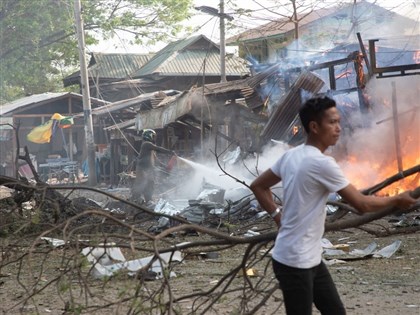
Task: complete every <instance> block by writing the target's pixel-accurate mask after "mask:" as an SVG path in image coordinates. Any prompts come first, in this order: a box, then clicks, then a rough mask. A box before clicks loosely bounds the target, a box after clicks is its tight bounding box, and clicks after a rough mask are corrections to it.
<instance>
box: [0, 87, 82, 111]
mask: <svg viewBox="0 0 420 315" xmlns="http://www.w3.org/2000/svg"><path fill="white" fill-rule="evenodd" d="M66 95H73V96H75V97H77V95H78V96H80V98H82V96H81V95H79V94H75V93H69V92H62V93H42V94H35V95H31V96H27V97H23V98H20V99H18V100H15V101H13V102H10V103H6V104H3V105H1V106H0V116H11V115H12V114H13V112H14V111H15V110H16V109H24V108H27V107H28V106H30V105H34V104H39V103H42V102H47V101H51V100H54V99H58V98H62V97H64V96H66Z"/></svg>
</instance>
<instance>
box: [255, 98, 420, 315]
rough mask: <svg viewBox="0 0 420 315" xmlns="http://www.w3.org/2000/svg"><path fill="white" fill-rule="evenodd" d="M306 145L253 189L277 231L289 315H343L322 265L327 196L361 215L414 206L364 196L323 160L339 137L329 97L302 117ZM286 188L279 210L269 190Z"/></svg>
mask: <svg viewBox="0 0 420 315" xmlns="http://www.w3.org/2000/svg"><path fill="white" fill-rule="evenodd" d="M299 117H300V120H301V122H302V126H303V128H304V130H305V132H306V134H307V139H306V142H305V143H304V144H302V145H299V146H297V147H295V148H292V149H290V150H288V151H286V152H285V153H284V154H283V155H282V156H281V157H280V158H279V159H278V160H277V162H276V163H275V164H274V165H273V166H272V167H271V168H270V169H268V170H266V171H265V172H264V173H262V174H261V175H260V176H258V177H257V178H256V179H255V180H254V181H253V182H252V183H251V186H250V187H251V190H252V191H253V193H254V195H255V197H256V199H257V200H258V202H259V204H260V206H261V207H262V208H263V209H265V210H266V211H267V212H268V213H269V214H270V216H271V217H272V218H273V219H274V221H275V222H276V224H277V226H278V228H279V231H278V234H277V237H276V240H275V245H274V249H273V254H272V259H273V260H272V263H273V270H274V273H275V275H276V278H277V280H278V281H279V284H280V288H281V290H282V293H283V298H284V304H285V308H286V313H287V314H289V315H290V314H294V315H304V314H312V304H313V303H314V304H315V307H316V308H317V309H318V310H319V311H320V312H321V314H323V315H325V314H327V315H328V314H331V315H341V314H345V313H346V311H345V307H344V305H343V303H342V301H341V299H340V296H339V294H338V291H337V289H336V287H335V284H334V282H333V280H332V278H331V275H330V273H329V271H328V269H327V268H326V266H325V264H324V263H323V262H322V251H323V250H322V245H321V238H322V236H323V233H324V224H325V218H326V210H325V206H326V202H327V198H328V195H329V194H330V193H333V192H338V194H339V195H340V196H341V197H342V198H343V199H344V200H345V201H346V202H348V203H349V204H350V205H352V206H353V207H354V208H355V209H357V210H359V211H360V212H361V213H366V212H373V211H379V210H382V209H384V208H387V207H396V208H402V209H407V208H409V207H410V206H412V205H413V204H414V203H416V199H414V198H412V197H411V196H410V194H409V192H408V191H406V192H404V193H401V194H399V195H395V196H392V197H376V196H366V195H363V194H362V193H360V192H359V191H358V190H357V189H356V188H355V186H353V185H352V184H351V183H350V182H349V181H348V180H347V178H346V177H345V176H344V174H343V172H342V170H341V169H340V168H339V166H338V164H337V163H336V161H335V160H334V159H333V158H332V157H331V156H327V155H325V154H324V152H325V150H326V149H327V148H328V147H329V146H332V145H335V144H336V143H337V141H338V139H339V136H340V131H341V127H340V114H339V111H338V109H337V108H336V103H335V101H334V100H332V99H330V98H328V97H319V98H312V99H309V100H308V101H307V102H305V104H304V105H303V107H302V108H301V109H300V111H299ZM280 181H282V182H283V198H282V205H283V208H282V210H280V208H279V207H278V206H277V205H276V203H275V202H274V199H273V195H272V192H271V187H272V186H274V185H276V184H277V183H279V182H280Z"/></svg>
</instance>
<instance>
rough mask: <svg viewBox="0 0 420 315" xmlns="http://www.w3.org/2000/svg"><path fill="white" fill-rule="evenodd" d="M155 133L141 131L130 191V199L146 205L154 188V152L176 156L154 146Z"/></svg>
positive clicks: (172, 152) (150, 130) (147, 130)
mask: <svg viewBox="0 0 420 315" xmlns="http://www.w3.org/2000/svg"><path fill="white" fill-rule="evenodd" d="M155 141H156V132H155V131H154V130H152V129H145V130H143V143H142V145H141V147H140V153H139V155H138V156H137V161H136V179H135V181H134V184H133V187H132V189H131V195H132V198H133V199H135V200H141V199H142V198H143V200H144V202H145V203H147V202H149V201H150V200H152V196H153V192H154V188H155V187H154V186H155V159H156V152H161V153H166V154H168V155H176V154H175V152H174V151H171V150H167V149H165V148H163V147H160V146H157V145H155Z"/></svg>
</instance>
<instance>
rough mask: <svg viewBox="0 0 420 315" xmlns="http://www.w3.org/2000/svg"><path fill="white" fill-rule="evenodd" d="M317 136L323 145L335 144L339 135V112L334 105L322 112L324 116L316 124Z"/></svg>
mask: <svg viewBox="0 0 420 315" xmlns="http://www.w3.org/2000/svg"><path fill="white" fill-rule="evenodd" d="M316 130H317V137H318V139H319V141H320V142H321V143H322V144H323V145H324V146H325V147H329V146H330V145H335V144H336V143H337V141H338V138H339V137H340V132H341V126H340V112H339V111H338V109H337V108H336V107H331V108H329V109H328V110H326V111H325V112H324V116H323V118H322V120H321V122H320V124H317V128H316Z"/></svg>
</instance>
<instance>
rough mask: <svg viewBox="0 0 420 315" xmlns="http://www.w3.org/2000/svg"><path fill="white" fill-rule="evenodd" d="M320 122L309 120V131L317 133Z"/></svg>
mask: <svg viewBox="0 0 420 315" xmlns="http://www.w3.org/2000/svg"><path fill="white" fill-rule="evenodd" d="M318 127H319V126H318V123H317V122H316V121H314V120H312V121H310V122H309V131H310V132H311V133H314V134H317V133H318Z"/></svg>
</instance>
